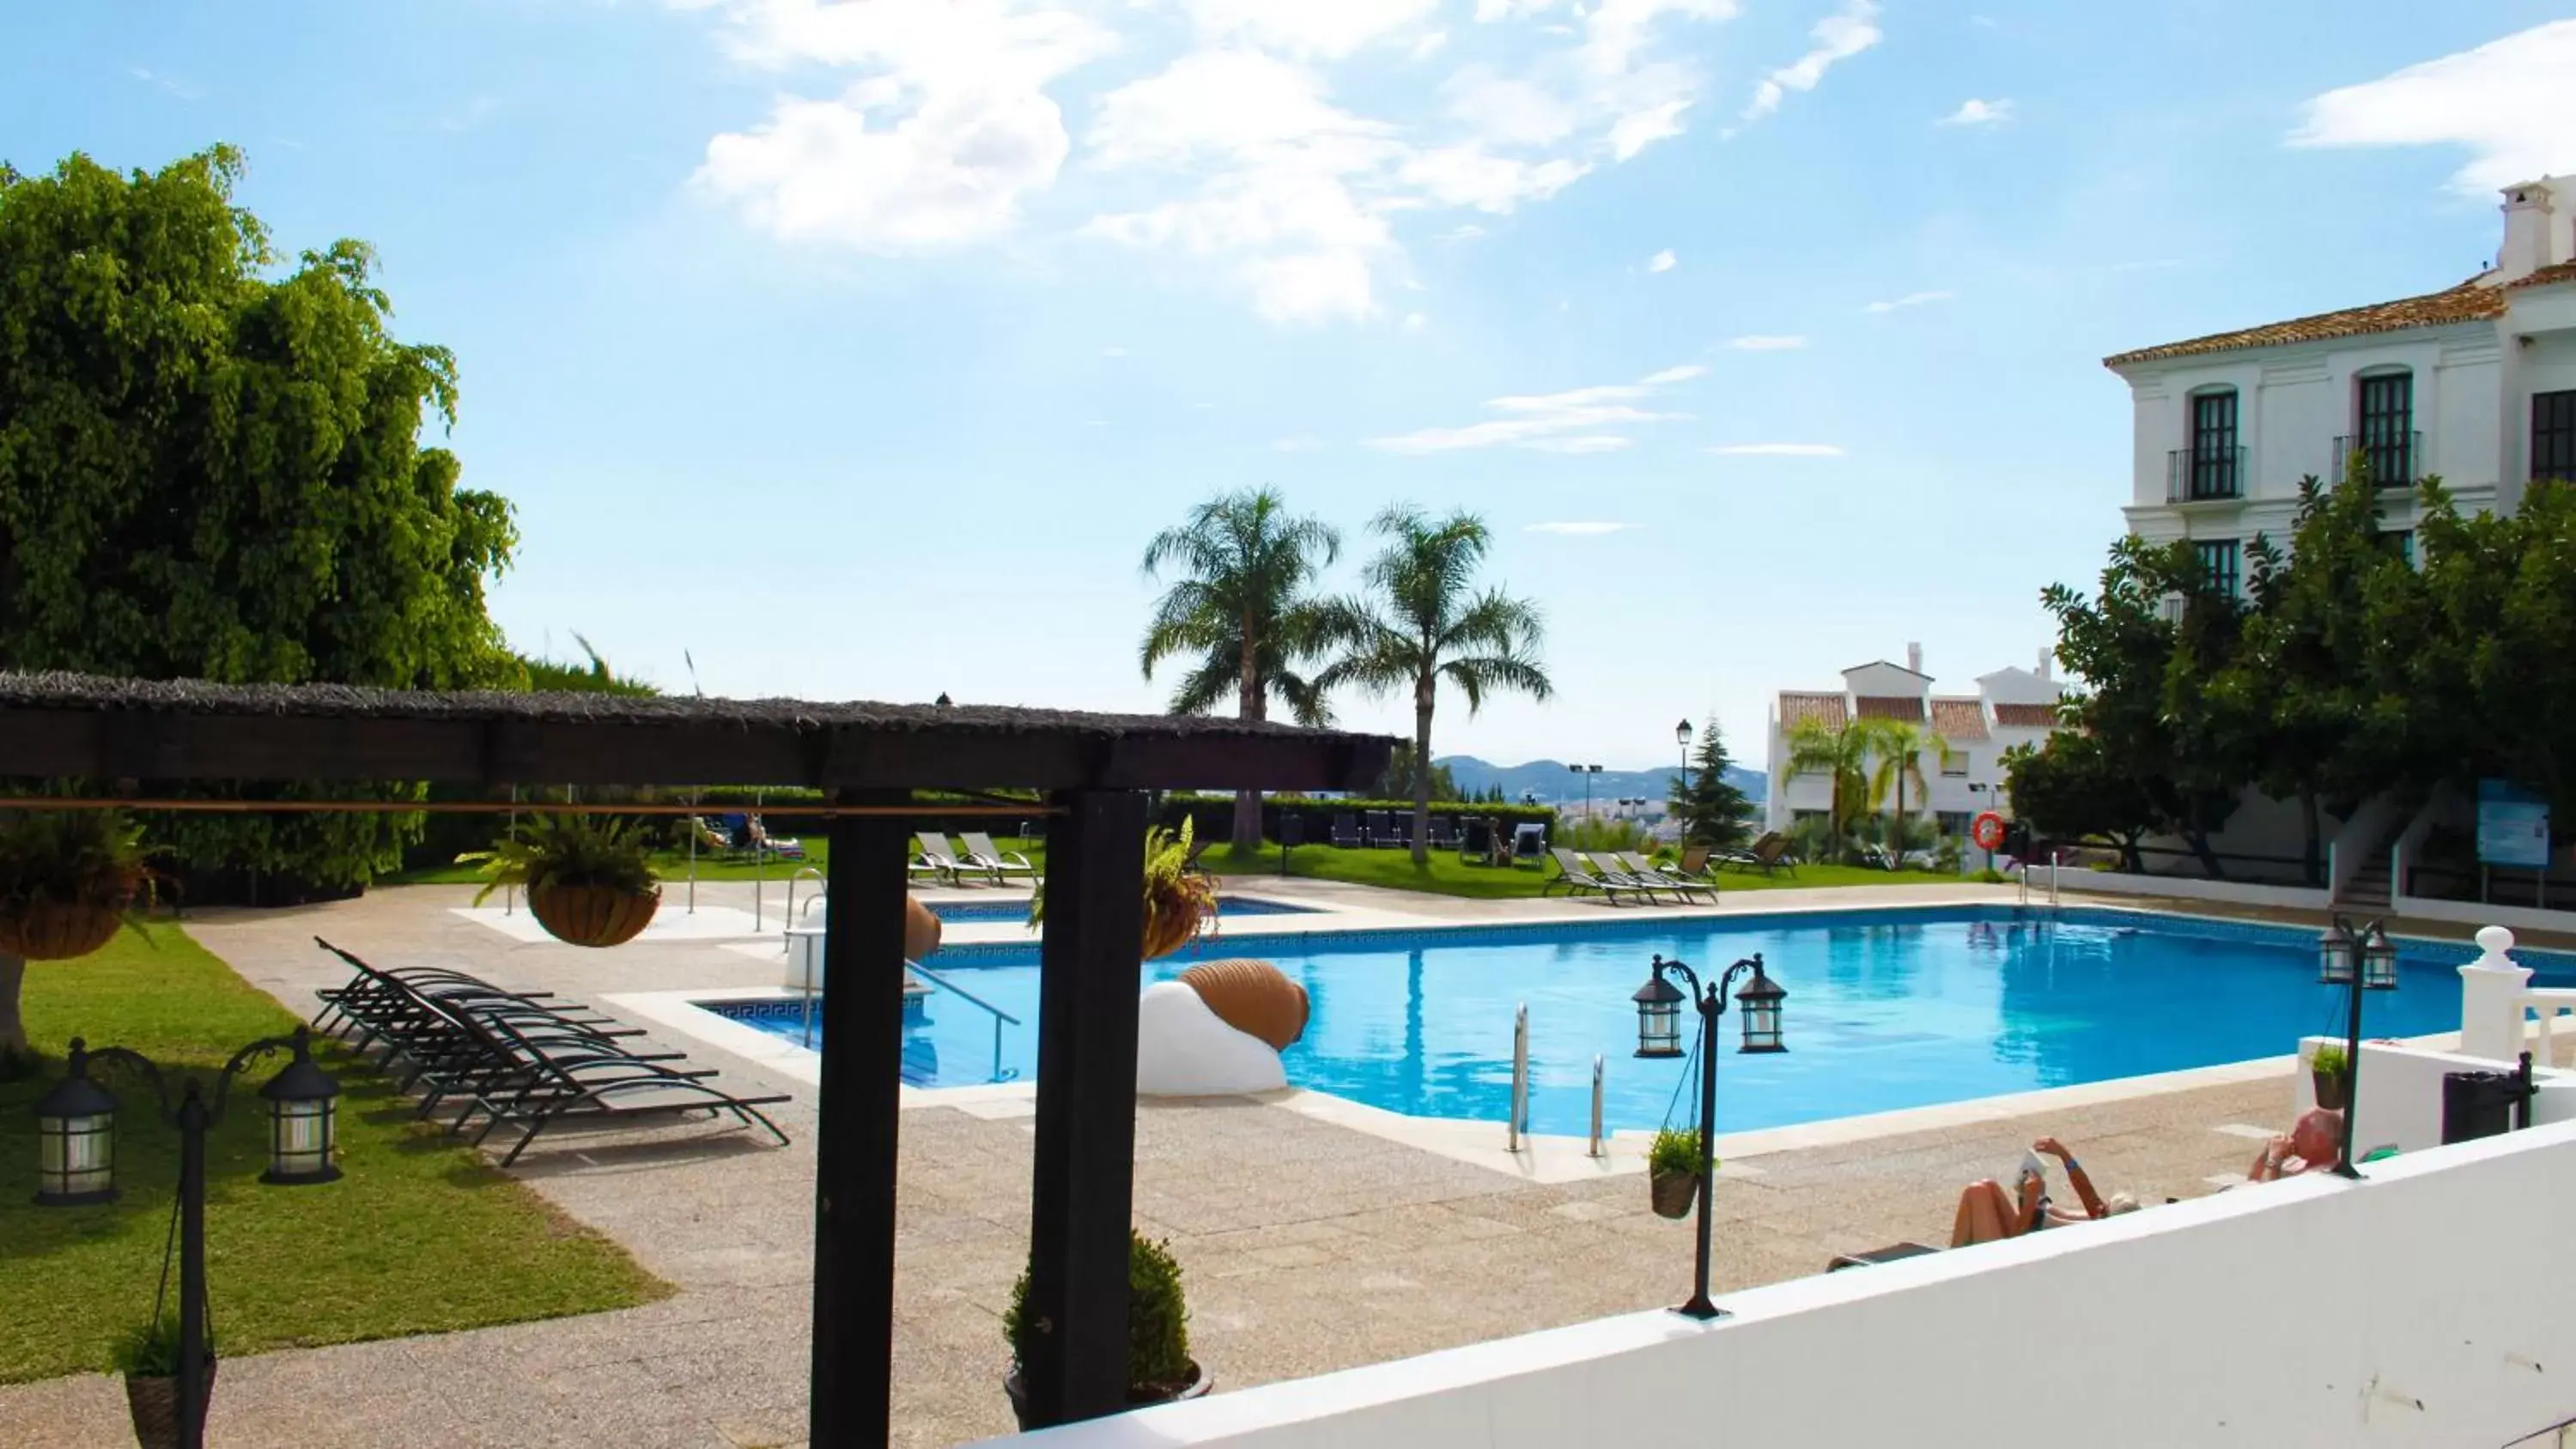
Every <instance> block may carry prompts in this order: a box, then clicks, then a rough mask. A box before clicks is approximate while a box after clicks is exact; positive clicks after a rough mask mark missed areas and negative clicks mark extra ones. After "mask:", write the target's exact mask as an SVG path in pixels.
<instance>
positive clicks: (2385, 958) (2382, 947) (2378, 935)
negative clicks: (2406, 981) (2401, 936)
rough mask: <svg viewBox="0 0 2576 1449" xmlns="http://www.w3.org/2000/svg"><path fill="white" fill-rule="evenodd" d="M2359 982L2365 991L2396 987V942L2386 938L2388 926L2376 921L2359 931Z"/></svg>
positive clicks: (2389, 989) (2391, 989)
mask: <svg viewBox="0 0 2576 1449" xmlns="http://www.w3.org/2000/svg"><path fill="white" fill-rule="evenodd" d="M2360 955H2361V984H2362V988H2363V989H2364V990H2366V991H2394V990H2396V989H2397V943H2396V942H2394V941H2391V940H2389V939H2388V927H2387V926H2385V925H2383V924H2381V923H2380V922H2378V921H2373V922H2371V923H2370V926H2369V929H2367V930H2365V931H2363V932H2362V933H2361V949H2360Z"/></svg>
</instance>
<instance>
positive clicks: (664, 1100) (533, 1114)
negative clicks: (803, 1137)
mask: <svg viewBox="0 0 2576 1449" xmlns="http://www.w3.org/2000/svg"><path fill="white" fill-rule="evenodd" d="M313 941H314V944H315V945H317V946H319V947H321V948H322V949H323V950H325V951H328V952H330V953H331V954H332V955H334V956H337V957H339V958H340V959H341V960H342V961H344V962H346V963H348V965H349V966H350V968H351V969H352V970H353V971H354V972H355V973H356V974H355V975H354V976H353V977H352V978H351V979H350V981H349V982H348V984H347V985H345V986H339V987H333V988H329V989H326V990H323V991H319V992H316V993H315V995H317V996H319V997H320V998H321V999H322V1002H323V1009H322V1011H321V1013H320V1014H319V1015H318V1016H316V1017H315V1019H314V1026H315V1028H316V1029H318V1030H321V1031H325V1032H330V1033H333V1034H335V1035H338V1036H339V1037H341V1038H342V1039H343V1040H345V1041H347V1042H348V1043H349V1044H350V1046H351V1047H352V1048H354V1049H355V1050H356V1051H357V1052H358V1053H359V1054H360V1055H361V1056H369V1054H371V1053H372V1057H371V1060H373V1061H374V1063H375V1064H376V1066H377V1067H378V1068H379V1069H380V1070H382V1071H385V1072H386V1073H388V1074H389V1075H392V1076H394V1078H395V1080H396V1083H397V1085H398V1086H399V1087H400V1089H401V1090H403V1091H405V1092H415V1093H417V1094H418V1095H419V1097H420V1107H419V1110H418V1115H420V1116H422V1117H427V1116H429V1115H430V1114H431V1113H433V1112H435V1111H437V1110H438V1109H439V1108H440V1107H442V1106H445V1105H447V1104H449V1103H462V1104H463V1105H462V1106H461V1107H460V1108H459V1109H458V1110H457V1113H456V1116H455V1119H454V1120H453V1121H451V1122H449V1123H448V1128H447V1130H448V1131H449V1132H451V1133H458V1134H461V1133H463V1132H464V1131H465V1130H466V1128H467V1127H468V1126H469V1125H470V1124H471V1123H472V1122H473V1121H474V1119H475V1118H476V1117H477V1116H480V1117H481V1118H482V1119H483V1125H482V1128H481V1130H479V1131H477V1132H475V1133H474V1135H473V1138H472V1141H473V1142H474V1144H475V1145H476V1146H478V1147H479V1146H481V1145H482V1143H483V1141H484V1139H486V1138H488V1137H490V1136H491V1135H492V1133H493V1132H494V1131H495V1130H496V1129H498V1128H499V1127H500V1126H501V1125H502V1124H504V1123H507V1124H509V1125H510V1126H511V1127H513V1128H515V1129H517V1130H518V1132H519V1134H520V1135H519V1140H518V1141H517V1142H516V1143H514V1144H512V1145H511V1147H510V1150H509V1152H508V1154H507V1155H505V1156H504V1157H503V1158H502V1159H501V1165H502V1166H503V1167H508V1166H509V1165H511V1164H512V1163H514V1162H516V1161H518V1160H519V1154H520V1153H522V1152H525V1151H527V1149H528V1144H529V1143H531V1142H534V1141H535V1140H536V1139H537V1134H539V1133H541V1132H543V1131H545V1129H546V1128H548V1127H549V1126H552V1125H554V1124H555V1123H557V1122H560V1121H566V1120H573V1121H581V1122H590V1123H597V1122H603V1121H619V1122H622V1121H624V1120H626V1119H630V1118H638V1117H650V1116H671V1115H691V1114H700V1113H703V1114H704V1115H705V1116H707V1117H710V1118H713V1117H716V1116H719V1115H721V1114H724V1113H731V1114H732V1115H733V1117H734V1118H735V1120H737V1121H739V1122H741V1123H742V1124H743V1125H744V1126H746V1127H748V1126H751V1125H752V1124H754V1123H757V1124H759V1125H760V1126H761V1127H763V1128H765V1129H767V1130H768V1132H769V1134H770V1135H771V1136H773V1137H775V1138H777V1139H778V1143H779V1145H780V1146H782V1147H783V1146H785V1145H786V1144H787V1134H786V1133H784V1132H781V1131H780V1130H778V1124H777V1123H775V1122H772V1121H770V1120H769V1118H768V1117H767V1116H765V1115H764V1114H762V1113H761V1112H760V1110H759V1109H760V1108H762V1107H766V1106H773V1105H775V1104H777V1103H780V1102H785V1101H788V1100H790V1099H789V1098H787V1097H785V1096H775V1095H774V1096H761V1097H743V1096H736V1095H734V1094H732V1093H730V1092H727V1091H725V1090H723V1089H722V1088H719V1087H715V1086H712V1085H709V1083H708V1081H707V1079H708V1078H710V1077H712V1076H714V1075H715V1073H714V1072H712V1071H708V1070H704V1069H696V1070H688V1069H683V1068H681V1067H678V1066H673V1065H670V1064H671V1063H674V1062H679V1061H685V1060H686V1058H685V1057H683V1056H682V1055H681V1054H679V1053H677V1052H639V1051H634V1050H631V1049H629V1048H628V1047H627V1046H625V1045H624V1044H623V1043H624V1041H625V1039H627V1038H631V1037H636V1036H640V1035H642V1033H641V1032H639V1031H637V1030H635V1029H633V1028H628V1027H618V1026H615V1025H614V1024H613V1023H612V1022H611V1020H610V1019H609V1018H606V1017H602V1016H599V1015H597V1014H595V1013H592V1012H590V1011H588V1010H587V1009H585V1008H583V1007H581V1006H580V1005H578V1004H577V1003H570V1002H562V1001H558V1000H556V999H555V998H554V997H552V996H550V995H547V994H545V993H542V992H536V993H526V992H511V991H504V990H502V989H501V988H500V987H497V986H494V985H492V984H491V983H490V982H487V981H483V980H481V979H479V978H476V977H473V976H469V975H467V974H465V973H463V972H460V971H445V970H435V969H428V968H403V969H399V970H383V969H379V968H377V967H375V966H371V965H369V964H368V963H367V962H365V961H363V960H360V959H359V958H358V957H356V956H354V955H352V954H350V953H349V952H347V951H344V950H342V949H340V948H339V947H337V946H334V945H332V944H331V943H330V942H329V941H326V940H323V939H322V938H321V937H319V936H316V937H314V938H313Z"/></svg>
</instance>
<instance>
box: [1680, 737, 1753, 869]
mask: <svg viewBox="0 0 2576 1449" xmlns="http://www.w3.org/2000/svg"><path fill="white" fill-rule="evenodd" d="M1733 763H1734V761H1732V760H1730V759H1729V758H1728V757H1727V753H1726V738H1725V736H1723V735H1721V734H1720V733H1719V732H1718V728H1717V717H1716V716H1714V715H1711V716H1710V717H1709V721H1708V728H1706V729H1704V730H1701V731H1700V735H1699V743H1698V744H1696V745H1694V746H1693V747H1692V749H1691V768H1690V772H1689V773H1688V774H1683V775H1675V776H1673V778H1672V786H1671V789H1670V791H1669V793H1670V796H1671V800H1672V807H1673V818H1674V819H1675V820H1677V821H1679V822H1681V827H1682V835H1683V838H1684V839H1685V840H1689V841H1691V842H1693V843H1694V844H1699V845H1709V846H1716V847H1718V848H1720V849H1727V848H1732V847H1737V846H1741V845H1743V844H1744V842H1745V840H1746V838H1747V837H1748V836H1750V835H1751V834H1752V833H1753V826H1752V822H1751V819H1750V816H1751V814H1752V802H1751V801H1748V800H1747V799H1745V798H1744V787H1743V786H1741V785H1738V784H1736V783H1735V782H1734V781H1732V780H1729V779H1728V778H1726V772H1727V768H1728V767H1729V766H1730V765H1732V764H1733Z"/></svg>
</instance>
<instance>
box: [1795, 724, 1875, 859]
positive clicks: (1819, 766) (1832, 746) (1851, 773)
mask: <svg viewBox="0 0 2576 1449" xmlns="http://www.w3.org/2000/svg"><path fill="white" fill-rule="evenodd" d="M1784 742H1785V743H1786V744H1787V745H1788V747H1789V757H1788V758H1787V759H1785V760H1782V761H1781V762H1780V765H1779V770H1780V779H1779V781H1778V782H1777V783H1776V784H1775V785H1774V786H1773V787H1772V788H1774V789H1780V790H1785V789H1787V788H1788V787H1789V781H1790V780H1791V779H1792V778H1794V777H1796V776H1799V775H1822V776H1824V777H1825V781H1826V784H1827V785H1828V787H1829V788H1830V791H1831V794H1830V796H1829V798H1828V800H1827V803H1826V806H1825V829H1826V834H1827V836H1828V837H1829V839H1830V840H1831V842H1832V847H1833V853H1834V855H1835V857H1836V858H1837V859H1839V858H1840V857H1841V855H1842V853H1843V851H1844V849H1845V848H1846V847H1847V846H1848V845H1849V844H1850V842H1851V833H1852V826H1853V825H1854V824H1855V823H1856V822H1857V821H1858V820H1859V819H1860V817H1861V816H1862V815H1863V814H1864V813H1866V812H1867V811H1868V810H1869V808H1870V796H1869V765H1870V753H1871V752H1870V736H1869V734H1868V732H1867V731H1865V730H1861V729H1857V728H1853V727H1851V726H1845V727H1843V728H1841V729H1836V728H1834V727H1833V726H1831V725H1828V724H1826V723H1825V722H1824V721H1822V720H1818V719H1801V720H1798V721H1796V722H1795V723H1793V724H1791V725H1790V726H1789V729H1788V733H1787V735H1786V737H1785V741H1784Z"/></svg>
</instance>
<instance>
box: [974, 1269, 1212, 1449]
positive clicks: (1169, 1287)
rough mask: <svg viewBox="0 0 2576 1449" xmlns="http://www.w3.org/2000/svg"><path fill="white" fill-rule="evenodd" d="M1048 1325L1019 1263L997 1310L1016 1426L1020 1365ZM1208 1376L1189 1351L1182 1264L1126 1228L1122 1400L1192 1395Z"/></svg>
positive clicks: (1025, 1406) (1024, 1393) (1021, 1396)
mask: <svg viewBox="0 0 2576 1449" xmlns="http://www.w3.org/2000/svg"><path fill="white" fill-rule="evenodd" d="M1048 1331H1050V1330H1049V1329H1048V1328H1047V1327H1046V1325H1045V1324H1044V1322H1043V1320H1038V1319H1033V1318H1031V1317H1030V1316H1029V1275H1028V1273H1027V1271H1026V1270H1025V1269H1024V1270H1022V1271H1021V1273H1020V1276H1019V1280H1018V1281H1017V1282H1014V1283H1013V1284H1012V1285H1011V1301H1010V1303H1009V1304H1008V1305H1007V1306H1005V1307H1004V1308H1003V1310H1002V1336H1003V1337H1005V1338H1007V1339H1009V1340H1010V1344H1011V1372H1010V1374H1009V1376H1008V1377H1006V1378H1004V1379H1003V1380H1002V1390H1003V1392H1005V1393H1007V1394H1009V1395H1010V1396H1011V1412H1012V1413H1013V1414H1015V1415H1017V1416H1018V1418H1019V1421H1020V1427H1021V1428H1022V1429H1028V1428H1031V1427H1033V1426H1032V1425H1031V1424H1030V1423H1029V1400H1028V1387H1027V1385H1026V1383H1025V1382H1024V1381H1023V1380H1022V1377H1021V1369H1022V1367H1023V1366H1024V1365H1025V1364H1027V1363H1028V1361H1029V1355H1030V1351H1031V1350H1032V1349H1033V1348H1035V1347H1036V1346H1037V1340H1038V1335H1039V1334H1041V1333H1045V1332H1048ZM1213 1382H1214V1378H1213V1376H1211V1375H1210V1374H1208V1373H1207V1372H1206V1371H1205V1370H1203V1369H1201V1368H1200V1367H1199V1364H1198V1360H1196V1359H1194V1358H1191V1357H1190V1310H1189V1305H1188V1303H1187V1302H1186V1301H1185V1300H1184V1298H1183V1295H1182V1293H1181V1265H1180V1263H1179V1261H1178V1260H1176V1259H1175V1258H1173V1257H1172V1250H1171V1245H1170V1244H1169V1243H1158V1242H1155V1241H1154V1240H1152V1239H1150V1238H1148V1237H1146V1236H1145V1235H1144V1234H1142V1233H1139V1232H1137V1231H1135V1230H1134V1229H1133V1228H1130V1229H1129V1230H1128V1233H1127V1402H1128V1404H1129V1405H1130V1406H1132V1407H1136V1408H1142V1407H1144V1406H1146V1405H1149V1404H1168V1403H1171V1402H1173V1401H1175V1400H1178V1399H1195V1398H1198V1397H1200V1396H1202V1395H1204V1394H1205V1393H1207V1391H1208V1387H1209V1385H1210V1384H1211V1383H1213Z"/></svg>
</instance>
